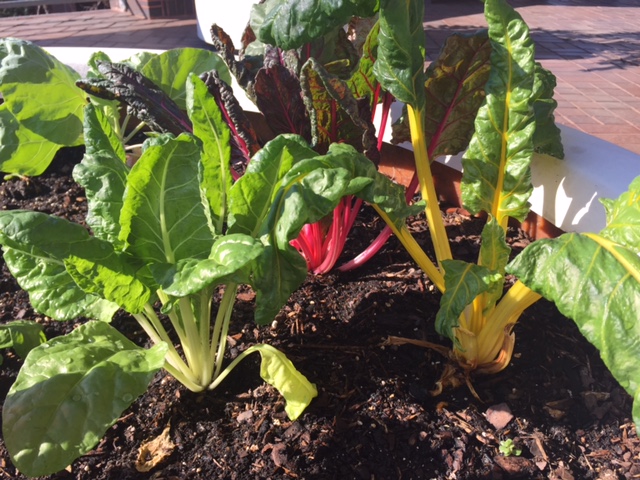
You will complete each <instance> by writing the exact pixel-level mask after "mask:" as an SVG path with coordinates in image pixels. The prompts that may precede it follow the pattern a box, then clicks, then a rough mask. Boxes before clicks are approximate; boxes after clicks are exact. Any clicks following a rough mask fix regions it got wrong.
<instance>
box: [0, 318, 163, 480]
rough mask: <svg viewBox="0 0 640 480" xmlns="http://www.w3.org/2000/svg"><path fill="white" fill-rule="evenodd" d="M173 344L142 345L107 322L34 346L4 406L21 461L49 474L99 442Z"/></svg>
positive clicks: (8, 434) (31, 470) (7, 432)
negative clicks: (146, 348)
mask: <svg viewBox="0 0 640 480" xmlns="http://www.w3.org/2000/svg"><path fill="white" fill-rule="evenodd" d="M166 351H167V346H166V345H164V344H161V345H157V346H155V347H153V348H152V349H150V350H145V349H141V348H139V347H137V346H136V345H135V344H133V343H132V342H130V341H129V340H128V339H127V338H126V337H124V336H123V335H122V334H120V333H119V332H117V331H116V330H114V329H113V328H112V327H110V326H109V325H108V324H105V323H103V322H89V323H87V324H85V325H83V326H81V327H79V328H77V329H76V330H75V331H74V332H72V333H70V334H68V335H65V336H63V337H57V338H55V339H53V340H51V341H50V342H48V343H45V344H43V345H41V346H40V347H37V348H36V349H34V350H32V351H31V353H30V354H29V356H28V357H27V359H26V361H25V364H24V366H23V368H22V370H21V371H20V373H19V374H18V378H17V379H16V382H15V383H14V385H13V386H12V387H11V389H10V390H9V393H8V395H7V399H6V401H5V404H4V408H3V412H2V413H3V434H4V439H5V442H6V445H7V449H8V450H9V452H10V453H11V457H12V460H13V462H14V464H15V465H16V466H17V467H18V468H19V469H20V470H21V471H22V472H24V473H25V474H27V475H29V476H40V475H46V474H51V473H55V472H57V471H59V470H62V469H64V468H65V467H66V466H67V465H69V464H70V463H71V462H72V461H73V460H75V459H76V458H77V457H79V456H80V455H82V454H84V453H86V452H88V451H89V450H91V449H92V448H93V447H94V446H95V445H96V444H97V443H98V442H99V440H100V439H101V438H102V436H103V435H104V433H105V432H106V431H107V429H108V428H109V427H110V426H111V425H113V423H115V421H116V420H117V419H118V417H119V416H120V415H121V414H122V412H123V411H124V410H125V409H126V408H127V407H129V405H131V403H133V401H134V400H135V399H136V398H137V397H138V396H139V395H141V394H142V393H143V392H144V391H145V390H146V388H147V385H148V383H149V382H150V381H151V378H152V377H153V375H154V374H155V373H156V372H157V371H158V370H159V369H160V368H161V367H162V366H163V365H164V355H165V353H166Z"/></svg>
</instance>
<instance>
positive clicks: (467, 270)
mask: <svg viewBox="0 0 640 480" xmlns="http://www.w3.org/2000/svg"><path fill="white" fill-rule="evenodd" d="M442 266H443V267H444V271H445V274H444V279H445V291H444V295H443V296H442V300H440V309H439V310H438V314H437V315H436V331H437V332H438V333H440V334H441V335H445V336H447V337H449V338H450V339H451V340H452V341H454V342H455V328H457V327H458V326H459V318H460V315H461V314H462V312H463V311H464V309H465V308H466V307H467V305H469V304H471V302H473V300H474V299H475V298H476V297H477V296H478V295H480V294H481V293H485V292H487V291H489V290H491V289H492V288H494V286H495V285H496V284H498V285H501V280H502V278H503V277H502V275H501V274H500V273H497V272H494V271H491V270H490V269H489V268H487V267H483V266H480V265H476V264H474V263H468V262H463V261H461V260H444V261H443V262H442Z"/></svg>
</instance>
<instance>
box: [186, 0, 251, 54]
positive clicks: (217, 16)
mask: <svg viewBox="0 0 640 480" xmlns="http://www.w3.org/2000/svg"><path fill="white" fill-rule="evenodd" d="M254 3H256V1H255V0H233V1H232V2H231V3H229V4H226V5H221V4H222V2H221V1H220V0H195V6H196V17H197V19H198V38H200V39H201V40H204V41H205V42H207V43H211V34H210V33H209V31H210V30H211V25H213V24H214V23H215V24H217V25H218V26H220V27H222V28H223V30H224V31H225V32H227V34H229V36H230V37H231V40H233V44H234V45H235V47H236V48H238V46H239V45H240V40H241V39H242V33H243V32H244V30H245V28H246V27H247V23H249V14H250V13H251V7H252V6H253V4H254Z"/></svg>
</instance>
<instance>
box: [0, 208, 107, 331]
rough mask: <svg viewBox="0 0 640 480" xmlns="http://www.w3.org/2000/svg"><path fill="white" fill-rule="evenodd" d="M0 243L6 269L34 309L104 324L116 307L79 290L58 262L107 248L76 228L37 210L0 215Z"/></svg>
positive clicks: (48, 313) (79, 227)
mask: <svg viewBox="0 0 640 480" xmlns="http://www.w3.org/2000/svg"><path fill="white" fill-rule="evenodd" d="M0 243H2V245H3V248H4V259H5V262H6V264H7V267H8V268H9V270H10V271H11V273H12V275H13V276H14V277H15V278H16V279H17V280H18V283H19V284H20V286H21V287H22V288H23V289H24V290H25V291H27V292H28V293H29V300H30V301H31V304H32V305H33V308H35V309H36V310H37V311H39V312H41V313H44V314H45V315H48V316H50V317H51V318H55V319H57V320H71V319H74V318H77V317H81V316H85V317H89V318H95V319H98V320H103V321H110V319H111V317H112V316H113V314H114V313H115V312H116V310H117V309H118V306H117V305H115V304H113V303H111V302H109V301H106V300H104V299H101V298H99V297H97V296H95V295H90V294H87V293H86V292H84V291H83V290H82V289H81V288H80V287H78V285H77V284H76V283H75V281H74V280H73V278H72V277H71V276H70V275H69V273H68V272H67V271H66V269H65V266H64V259H65V258H66V257H68V256H69V255H71V253H72V251H76V252H83V253H87V252H91V251H93V252H96V251H98V252H102V251H103V249H106V251H107V252H108V250H109V247H108V246H107V245H105V244H103V243H101V241H100V240H98V239H96V238H93V237H90V236H89V234H88V232H87V231H86V230H85V229H84V228H83V227H81V226H80V225H76V224H73V223H71V222H68V221H66V220H63V219H60V218H57V217H52V216H48V215H45V214H42V213H38V212H27V211H19V210H13V211H7V212H0Z"/></svg>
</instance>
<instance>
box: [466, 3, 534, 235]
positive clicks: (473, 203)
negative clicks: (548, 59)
mask: <svg viewBox="0 0 640 480" xmlns="http://www.w3.org/2000/svg"><path fill="white" fill-rule="evenodd" d="M485 16H486V18H487V22H488V23H489V38H490V39H491V43H492V46H493V52H492V53H491V63H492V69H491V73H490V76H489V80H488V81H487V84H486V87H485V89H486V92H487V97H486V102H485V104H484V105H483V106H482V107H481V108H480V110H479V111H478V116H477V117H476V120H475V128H476V132H475V134H474V135H473V138H472V139H471V143H470V144H469V149H468V150H467V152H466V153H465V155H464V157H463V159H462V165H463V169H464V174H463V178H462V200H463V204H464V205H465V208H467V209H468V210H469V211H470V212H472V213H478V212H480V211H485V212H487V213H490V214H491V215H492V216H493V217H494V218H495V219H496V220H497V222H498V223H499V224H500V225H501V226H502V227H503V228H506V223H507V220H508V217H513V218H516V219H518V220H520V221H522V220H524V218H525V216H526V215H527V214H528V212H529V203H528V199H529V196H530V195H531V192H532V190H533V187H532V185H531V178H530V177H531V171H530V163H531V157H532V155H533V135H534V131H535V120H534V117H533V114H532V108H531V105H532V102H533V100H534V98H533V78H534V71H535V62H534V45H533V41H532V40H531V37H530V35H529V31H528V27H527V25H526V24H525V22H524V21H523V20H522V18H521V17H520V15H519V14H518V13H517V12H516V11H515V10H513V8H511V7H510V6H509V5H508V4H507V3H506V1H505V0H487V1H486V2H485Z"/></svg>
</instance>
